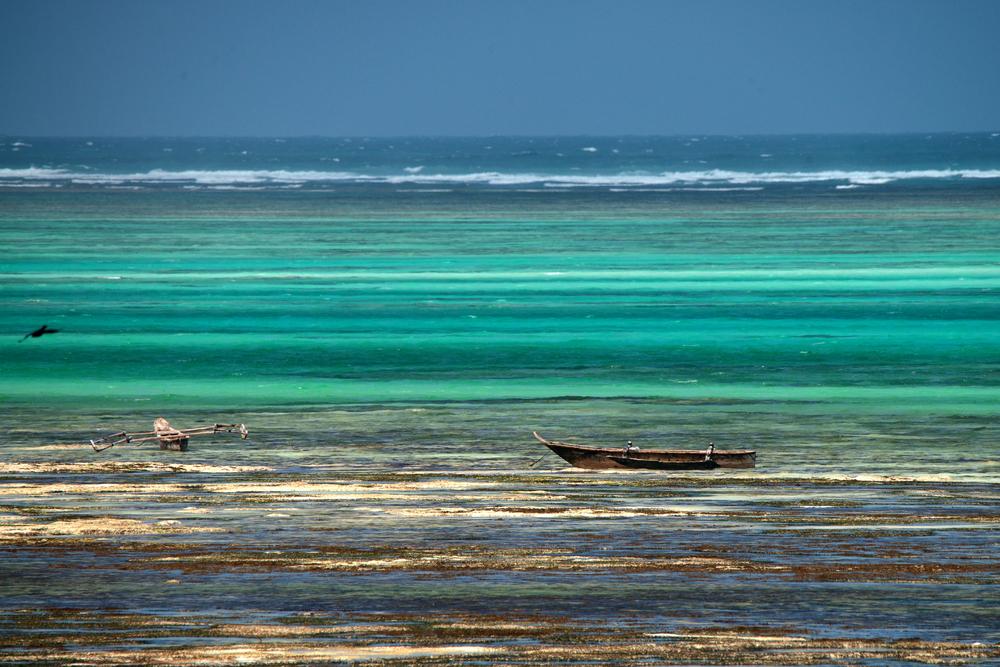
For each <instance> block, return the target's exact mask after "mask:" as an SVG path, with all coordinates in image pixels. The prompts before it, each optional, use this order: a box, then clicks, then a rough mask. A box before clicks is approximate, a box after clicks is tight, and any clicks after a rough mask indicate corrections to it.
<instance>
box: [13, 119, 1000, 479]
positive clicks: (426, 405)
mask: <svg viewBox="0 0 1000 667" xmlns="http://www.w3.org/2000/svg"><path fill="white" fill-rule="evenodd" d="M477 141H478V143H476V142H477ZM534 141H536V140H528V139H503V140H501V139H493V140H451V143H449V140H423V143H421V140H408V143H406V146H407V148H406V149H405V150H402V149H400V150H399V151H396V152H393V151H395V149H396V144H400V146H403V142H402V140H399V141H392V140H378V141H377V142H375V143H374V144H371V143H369V144H368V146H369V150H370V151H371V153H372V154H377V155H378V157H377V158H372V159H369V158H368V157H367V156H365V155H363V151H362V150H361V149H360V148H359V146H360V145H363V144H364V142H363V141H361V140H355V141H353V142H350V141H340V142H339V143H338V142H337V141H334V140H311V141H309V140H298V141H290V142H289V143H279V142H268V143H265V142H263V140H259V141H257V140H255V141H250V140H242V143H241V142H240V141H237V140H233V141H230V142H228V143H227V142H219V141H216V142H214V143H213V142H211V141H200V143H199V140H184V141H175V142H173V143H171V141H170V140H155V141H154V140H142V141H139V140H132V141H131V142H127V141H118V142H117V143H115V142H109V141H106V140H105V141H103V142H102V141H99V140H93V141H90V145H88V144H87V142H86V141H84V140H78V141H77V140H58V141H54V140H49V141H33V140H30V139H26V140H14V139H9V138H8V139H6V140H5V141H4V143H3V146H0V148H3V151H0V186H2V187H0V242H2V247H3V253H2V261H0V301H2V303H3V308H2V310H0V336H2V337H3V338H6V339H7V341H8V344H6V345H0V368H2V376H0V410H2V411H3V412H4V413H5V414H6V417H5V418H4V419H3V422H4V428H5V429H6V432H5V434H4V435H3V438H4V441H5V442H6V444H7V445H8V447H9V449H8V452H10V453H9V456H11V457H13V458H15V459H16V458H18V457H20V456H24V457H29V456H37V455H38V453H37V452H34V453H33V454H29V453H28V452H29V451H33V450H31V449H30V448H31V447H34V446H38V445H44V444H48V443H58V442H85V441H86V440H87V439H89V438H91V437H96V436H97V435H102V434H103V432H102V430H103V431H105V432H106V431H110V430H122V429H125V430H130V431H136V430H147V429H148V428H149V425H148V424H151V423H152V420H153V419H154V418H155V417H157V416H167V417H169V418H170V419H171V421H172V422H173V423H175V424H181V425H184V424H187V423H190V422H198V423H201V422H204V421H208V422H212V421H244V422H246V423H247V424H248V426H249V427H250V428H251V431H252V433H254V438H255V442H256V446H258V447H260V448H262V450H264V452H265V453H266V452H270V454H265V453H256V454H251V453H247V454H242V455H241V456H245V457H246V456H248V457H253V456H260V457H264V456H265V455H273V450H274V449H275V448H278V447H279V445H280V446H281V447H282V448H285V449H286V450H287V448H288V447H297V448H298V450H297V451H299V457H300V459H301V460H306V459H308V460H315V461H323V460H333V459H336V457H338V456H340V455H342V454H343V452H344V451H345V449H348V450H349V449H351V448H357V449H358V451H360V452H362V454H361V456H362V459H363V460H369V459H366V458H364V457H365V456H371V459H370V464H371V465H372V466H376V467H377V466H386V465H397V466H398V465H411V464H414V463H421V462H423V463H427V464H432V463H433V464H434V465H439V466H440V465H444V466H455V467H457V468H465V467H473V466H479V465H487V466H494V467H498V468H510V467H513V468H518V467H523V466H524V465H525V461H527V460H530V458H532V455H533V454H535V453H539V454H540V452H538V447H537V443H535V442H534V440H533V438H532V437H531V430H535V429H537V430H539V431H541V432H543V433H547V434H548V435H550V436H551V437H554V438H558V439H568V440H571V439H576V440H579V441H585V442H591V443H594V444H597V443H603V442H615V443H618V442H623V441H624V440H626V439H632V440H635V441H636V442H641V443H642V444H643V445H646V446H653V445H661V446H662V445H667V446H704V444H705V442H707V441H714V442H715V443H716V445H717V446H752V447H754V448H755V449H757V450H758V451H759V452H761V458H760V466H761V467H760V468H758V471H757V473H755V474H767V473H768V472H770V473H783V474H825V473H826V472H829V473H830V474H844V473H852V472H854V473H870V472H879V473H881V474H889V475H914V474H948V475H957V476H959V477H962V476H966V475H968V476H972V477H977V478H981V477H984V476H985V477H987V478H995V477H996V474H997V473H998V472H1000V467H998V461H997V459H998V458H1000V450H998V447H997V435H998V432H997V431H998V429H997V426H996V416H997V413H998V412H1000V404H998V400H997V398H998V396H1000V391H998V390H1000V335H998V333H997V332H998V326H997V324H998V319H1000V309H998V305H1000V301H998V297H1000V188H998V184H1000V172H997V171H996V170H997V168H998V167H1000V149H998V144H1000V141H998V140H997V139H996V138H995V137H994V136H991V135H975V136H973V137H971V138H970V137H964V136H957V135H934V136H933V137H930V138H924V137H901V138H892V137H888V138H886V137H882V138H879V137H875V138H872V137H868V138H865V137H860V138H859V137H839V138H838V137H832V138H822V137H812V138H803V139H802V140H801V141H800V140H798V139H796V138H787V137H786V138H771V139H768V138H755V139H751V140H745V141H744V140H740V141H742V143H740V141H738V140H737V139H735V138H705V139H704V140H703V141H697V140H687V141H684V140H681V139H656V140H641V139H628V140H625V139H622V140H615V139H601V140H598V139H587V138H582V139H579V140H569V139H561V140H555V139H552V140H545V141H543V140H537V143H532V144H531V146H534V147H535V149H537V150H535V149H533V151H532V150H520V149H524V148H525V147H526V146H528V143H527V142H534ZM573 141H576V143H575V144H574V143H573ZM60 142H61V143H60ZM487 142H488V145H489V146H490V148H488V149H487V147H486V145H487ZM546 142H547V143H546ZM542 143H544V146H542V147H540V148H539V147H538V144H542ZM494 144H495V146H494ZM804 144H808V147H807V149H804V148H803V145H804ZM390 147H391V148H390ZM476 147H478V148H477V149H476V150H473V148H476ZM498 147H505V151H506V152H505V153H504V155H503V157H494V156H492V155H491V154H490V151H496V150H497V148H498ZM15 149H16V150H15ZM32 151H34V153H32ZM615 151H617V152H615ZM699 151H700V152H699ZM32 156H33V157H32ZM205 156H208V157H205ZM560 160H562V161H560ZM525 161H527V162H525ZM333 164H335V165H336V167H335V168H332V167H331V165H333ZM324 165H326V166H324ZM321 168H323V169H325V170H321ZM42 324H47V325H48V326H49V327H53V328H57V329H59V333H58V334H55V335H48V336H43V337H41V338H38V339H30V338H29V339H28V340H26V341H24V342H23V343H19V342H18V341H19V340H20V338H21V337H23V336H24V335H25V334H26V333H28V332H30V331H32V330H34V329H35V328H37V327H38V326H41V325H42ZM441 411H444V413H445V415H444V416H441ZM435 414H436V415H438V416H437V417H432V416H431V415H435ZM275 415H277V416H275ZM305 415H309V417H308V419H306V417H305ZM401 416H403V417H405V419H401ZM303 423H312V424H314V426H315V428H313V429H311V430H310V429H302V428H300V425H301V424H303ZM261 426H264V429H263V430H261ZM289 434H295V435H296V437H295V438H290V437H289ZM435 434H437V435H436V436H435ZM218 446H224V445H218ZM18 447H26V448H29V449H28V450H25V453H24V454H17V453H16V452H17V448H18ZM372 447H381V448H384V449H381V450H378V451H381V452H382V454H380V455H377V456H376V455H373V454H370V452H372V451H375V450H373V449H372ZM442 448H443V449H442ZM442 451H445V452H447V455H446V456H445V455H442ZM803 451H809V452H810V455H809V457H808V458H807V459H803V458H802V457H801V456H799V454H801V452H803ZM365 452H369V453H367V454H366V453H365ZM498 452H501V454H499V455H498ZM914 452H915V453H916V455H915V456H914V455H913V454H914ZM84 455H86V452H84ZM50 456H56V454H50ZM790 456H792V457H793V458H794V460H790V459H789V457H790Z"/></svg>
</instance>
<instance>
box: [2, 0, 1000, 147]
mask: <svg viewBox="0 0 1000 667" xmlns="http://www.w3.org/2000/svg"><path fill="white" fill-rule="evenodd" d="M997 130H1000V0H982V1H980V0H976V1H973V0H864V1H854V0H836V1H831V0H787V1H786V0H702V1H697V2H696V1H694V0H686V1H681V0H614V1H610V0H609V1H596V0H502V1H501V0H407V1H395V0H352V1H350V2H347V1H344V2H342V1H338V0H162V1H159V0H156V1H154V0H0V135H6V136H95V137H96V136H206V137H207V136H263V137H290V136H489V135H536V136H537V135H594V136H597V135H689V134H729V135H732V134H798V133H858V132H860V133H897V132H934V131H958V132H973V131H997Z"/></svg>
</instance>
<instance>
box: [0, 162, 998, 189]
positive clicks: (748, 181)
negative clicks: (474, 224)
mask: <svg viewBox="0 0 1000 667" xmlns="http://www.w3.org/2000/svg"><path fill="white" fill-rule="evenodd" d="M404 171H406V172H407V173H403V174H366V173H357V172H337V171H293V170H181V171H168V170H163V169H153V170H150V171H147V172H145V173H130V174H114V173H95V172H92V171H78V170H69V169H57V168H35V167H31V168H23V169H10V168H8V169H0V187H9V188H17V187H60V186H64V185H76V186H91V187H101V186H105V187H114V186H138V187H142V186H170V185H176V186H203V187H218V186H266V187H289V186H292V187H301V186H306V185H311V184H313V185H322V184H338V183H339V184H345V183H346V184H365V183H372V184H388V185H417V186H421V185H428V186H434V185H439V186H440V185H455V186H461V185H472V186H496V187H504V186H546V187H556V188H559V187H595V188H600V187H611V188H633V187H635V188H642V187H672V186H676V187H689V188H690V187H717V186H754V185H761V186H763V185H781V184H808V183H829V184H834V185H837V186H839V187H844V186H848V187H851V186H864V185H885V184H888V183H897V182H913V181H932V182H933V181H947V182H956V181H962V180H977V181H985V180H997V181H1000V169H924V170H910V171H905V170H904V171H848V170H824V171H815V172H806V171H772V172H760V173H757V172H748V171H728V170H720V169H712V170H705V171H670V172H661V173H642V172H634V173H617V174H578V175H575V174H565V173H564V174H543V173H503V172H496V171H488V172H475V173H457V174H444V173H437V174H425V173H421V168H420V167H410V168H407V169H404Z"/></svg>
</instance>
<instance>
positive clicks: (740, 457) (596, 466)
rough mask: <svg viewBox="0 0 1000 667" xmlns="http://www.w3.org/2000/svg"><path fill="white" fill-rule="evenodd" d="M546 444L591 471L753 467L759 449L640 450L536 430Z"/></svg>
mask: <svg viewBox="0 0 1000 667" xmlns="http://www.w3.org/2000/svg"><path fill="white" fill-rule="evenodd" d="M535 437H536V438H538V441H539V442H541V443H542V444H543V445H545V446H546V447H548V448H549V449H551V450H552V451H553V452H555V453H556V454H558V455H559V456H560V457H561V458H563V459H565V460H566V461H568V462H569V463H571V464H573V465H574V466H576V467H577V468H587V469H590V470H616V469H617V470H621V469H629V468H631V469H642V468H645V469H647V470H714V469H716V468H753V467H754V466H756V462H757V452H755V451H750V450H723V449H716V448H715V445H711V444H710V445H709V446H708V448H707V449H639V448H638V447H633V446H632V442H631V441H629V443H628V444H627V445H625V446H624V447H589V446H587V445H574V444H573V443H570V442H552V441H549V440H546V439H545V438H543V437H542V436H540V435H538V433H537V432H535Z"/></svg>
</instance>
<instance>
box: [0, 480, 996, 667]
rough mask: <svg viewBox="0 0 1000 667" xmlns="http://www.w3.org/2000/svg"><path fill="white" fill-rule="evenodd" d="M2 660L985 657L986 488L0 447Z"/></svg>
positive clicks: (990, 621)
mask: <svg viewBox="0 0 1000 667" xmlns="http://www.w3.org/2000/svg"><path fill="white" fill-rule="evenodd" d="M0 474H2V475H3V477H2V479H0V575H2V583H0V593H2V595H0V597H2V599H3V603H2V605H0V664H18V665H70V664H75V665H81V664H84V665H123V664H150V665H153V664H170V665H201V664H279V663H280V664H286V665H296V664H301V665H306V664H326V663H330V662H347V661H352V662H356V661H378V662H380V663H381V664H387V663H388V664H439V663H440V664H444V663H447V664H484V663H490V664H495V663H503V664H539V663H545V664H567V665H570V664H584V663H594V662H598V663H603V664H607V663H611V662H613V663H615V664H621V665H633V664H634V665H639V664H650V663H651V662H652V663H655V664H741V665H813V664H823V665H884V664H983V665H985V664H991V663H993V664H995V662H996V661H997V660H1000V643H998V642H1000V630H998V629H997V625H996V622H995V619H996V618H997V616H998V615H1000V603H998V602H997V600H1000V595H998V591H1000V555H998V554H1000V551H998V549H997V548H996V545H997V541H998V538H1000V509H998V508H1000V502H998V501H1000V488H998V487H997V486H996V485H995V484H991V483H973V482H955V481H950V480H947V479H943V478H926V479H921V480H918V479H901V478H889V477H882V478H878V477H873V476H865V478H864V479H861V478H857V477H855V478H847V477H843V478H788V479H785V478H780V479H779V478H768V477H733V476H729V477H726V476H723V477H720V476H712V475H710V474H693V475H672V474H671V475H668V474H658V473H645V472H643V473H599V474H595V473H585V472H576V471H573V470H569V469H567V470H549V471H543V472H539V473H518V472H498V473H480V472H475V471H463V472H448V473H441V472H435V471H431V470H429V471H426V472H420V471H408V472H406V473H405V474H404V473H400V474H394V473H375V472H360V473H359V472H349V471H344V470H336V469H333V468H329V467H323V466H312V467H309V468H305V469H303V470H301V471H298V472H289V471H287V470H285V471H282V470H268V469H267V468H266V466H247V467H245V468H241V467H235V466H234V467H230V466H212V465H183V464H177V465H172V464H161V463H151V462H141V461H137V462H123V461H117V462H103V463H99V464H80V465H78V466H76V467H74V466H73V465H71V464H68V463H58V462H53V463H49V464H45V463H39V464H30V465H26V464H5V465H4V468H3V470H0Z"/></svg>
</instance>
